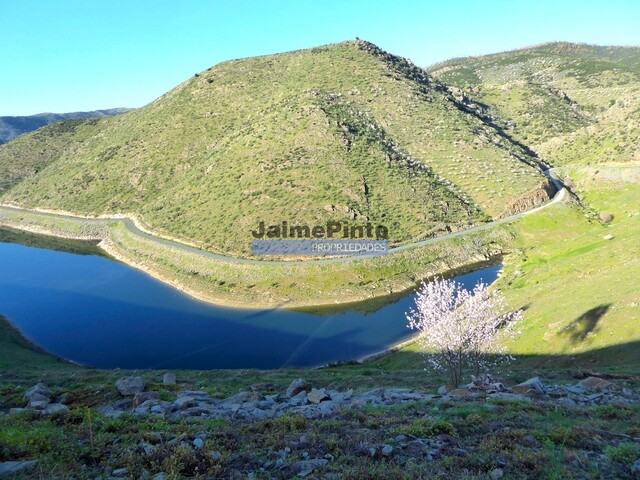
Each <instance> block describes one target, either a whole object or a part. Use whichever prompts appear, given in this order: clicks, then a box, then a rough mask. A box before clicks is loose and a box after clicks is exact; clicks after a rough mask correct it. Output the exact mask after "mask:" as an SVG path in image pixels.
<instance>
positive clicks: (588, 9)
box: [0, 0, 640, 116]
mask: <svg viewBox="0 0 640 480" xmlns="http://www.w3.org/2000/svg"><path fill="white" fill-rule="evenodd" d="M356 36H358V37H360V38H363V39H365V40H369V41H371V42H374V43H376V44H377V45H379V46H380V47H382V48H383V49H385V50H388V51H390V52H392V53H395V54H398V55H402V56H404V57H408V58H411V59H412V60H413V61H414V62H415V63H416V64H418V65H421V66H428V65H430V64H432V63H435V62H438V61H442V60H446V59H448V58H452V57H459V56H467V55H479V54H485V53H493V52H498V51H503V50H509V49H513V48H518V47H524V46H529V45H534V44H538V43H542V42H547V41H555V40H565V41H573V42H587V43H597V44H607V45H640V2H639V1H637V0H618V1H616V0H608V1H599V0H596V1H589V0H582V1H574V0H569V1H561V0H554V1H548V0H530V1H526V2H524V1H518V0H511V1H493V2H491V1H482V0H475V1H452V0H449V1H447V0H438V1H435V2H431V1H426V0H423V1H419V0H415V1H405V0H387V1H382V0H342V1H339V0H338V1H334V0H315V1H302V0H273V1H267V0H264V1H249V0H226V1H222V0H210V1H208V0H0V61H1V63H0V116H1V115H30V114H34V113H41V112H71V111H80V110H95V109H101V108H113V107H139V106H142V105H144V104H146V103H148V102H150V101H151V100H153V99H154V98H156V97H158V96H159V95H161V94H162V93H164V92H166V91H167V90H169V89H171V88H172V87H174V86H175V85H177V84H178V83H180V82H182V81H184V80H185V79H186V78H188V77H190V76H191V75H193V74H194V73H195V72H198V71H201V70H204V69H205V68H207V67H210V66H211V65H214V64H216V63H218V62H221V61H223V60H228V59H232V58H239V57H247V56H253V55H262V54H268V53H276V52H283V51H287V50H295V49H299V48H307V47H313V46H316V45H322V44H326V43H333V42H338V41H342V40H349V39H354V38H355V37H356Z"/></svg>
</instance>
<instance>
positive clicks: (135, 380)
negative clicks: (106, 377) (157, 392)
mask: <svg viewBox="0 0 640 480" xmlns="http://www.w3.org/2000/svg"><path fill="white" fill-rule="evenodd" d="M116 389H117V390H118V392H120V395H122V396H123V397H129V396H133V395H135V394H136V393H140V392H142V391H143V390H144V380H143V379H142V378H141V377H123V378H120V379H119V380H118V381H117V382H116Z"/></svg>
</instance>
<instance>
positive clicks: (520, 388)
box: [511, 377, 545, 395]
mask: <svg viewBox="0 0 640 480" xmlns="http://www.w3.org/2000/svg"><path fill="white" fill-rule="evenodd" d="M530 390H533V391H537V392H540V393H545V390H544V385H543V384H542V382H541V381H540V378H539V377H533V378H530V379H529V380H527V381H525V382H522V383H520V384H518V385H516V386H515V387H512V388H511V391H512V392H513V393H520V394H523V395H524V394H526V393H529V391H530Z"/></svg>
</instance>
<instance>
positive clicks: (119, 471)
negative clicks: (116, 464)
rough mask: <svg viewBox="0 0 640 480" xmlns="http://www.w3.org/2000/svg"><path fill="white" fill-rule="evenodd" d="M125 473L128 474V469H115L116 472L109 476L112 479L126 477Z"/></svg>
mask: <svg viewBox="0 0 640 480" xmlns="http://www.w3.org/2000/svg"><path fill="white" fill-rule="evenodd" d="M127 473H129V470H128V469H126V468H117V469H116V470H114V471H113V472H111V475H112V476H114V477H126V475H127Z"/></svg>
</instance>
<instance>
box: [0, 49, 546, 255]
mask: <svg viewBox="0 0 640 480" xmlns="http://www.w3.org/2000/svg"><path fill="white" fill-rule="evenodd" d="M63 125H64V124H63ZM74 129H75V131H74V132H65V133H64V134H63V135H62V137H61V136H59V135H57V134H56V132H55V127H45V128H43V129H41V130H39V131H38V132H35V133H33V134H27V135H24V136H22V137H20V138H18V139H16V140H14V141H13V142H10V143H9V144H7V145H4V146H2V147H0V172H6V171H7V170H9V171H11V169H12V168H13V169H15V167H12V166H11V165H20V166H24V165H25V164H28V165H30V167H29V168H28V169H24V168H23V169H22V170H21V173H20V174H18V175H14V176H13V180H12V181H11V183H8V184H5V186H4V188H3V190H0V195H2V198H1V200H2V201H5V202H7V201H10V202H15V203H18V204H20V205H23V206H26V207H46V208H56V209H63V210H68V211H73V212H77V213H85V214H87V213H116V212H121V213H131V214H138V215H140V216H142V218H143V219H144V221H145V223H147V224H148V225H149V226H150V227H151V228H153V229H155V230H157V231H160V232H164V233H168V234H170V235H172V236H175V237H178V238H183V239H187V240H190V241H192V242H195V243H198V244H199V245H200V246H202V247H203V248H207V249H211V250H215V251H222V252H228V253H232V254H246V253H247V252H248V250H249V249H250V245H251V239H252V237H251V234H250V231H251V230H252V229H254V228H256V226H257V224H258V222H259V221H264V222H265V223H266V224H267V225H269V224H273V223H278V222H281V221H283V220H287V221H288V222H289V223H290V224H307V225H315V224H323V223H326V222H327V221H328V220H337V221H350V222H354V223H364V222H366V221H371V222H372V223H374V224H383V225H386V226H387V227H388V228H389V232H390V233H389V235H390V240H391V241H392V243H402V242H407V241H410V240H415V239H420V238H424V237H426V236H429V235H433V234H437V233H439V232H444V231H447V230H451V229H458V228H464V227H465V226H467V225H470V224H473V223H478V222H481V221H484V220H486V219H487V218H488V217H499V216H503V215H506V214H508V213H511V212H513V211H517V210H521V209H525V208H529V207H531V206H532V205H534V204H537V203H540V202H541V201H544V200H545V199H547V198H548V192H549V190H550V189H549V184H548V181H547V179H546V178H545V177H544V176H543V175H542V173H541V171H540V168H539V166H538V164H537V159H536V158H535V157H533V156H531V155H530V153H529V152H528V151H527V150H526V149H524V148H522V147H521V146H519V145H517V144H516V143H514V142H512V141H511V139H510V138H509V137H508V136H506V135H504V134H502V133H501V132H500V131H499V130H497V129H495V128H494V127H492V126H491V125H489V124H487V122H486V121H485V119H483V118H482V117H481V116H479V115H476V114H475V113H474V112H473V111H470V110H469V109H468V108H467V107H466V106H465V105H463V104H462V103H460V102H458V101H457V100H456V99H455V98H454V97H453V96H452V95H451V94H450V93H449V92H448V90H447V89H446V88H445V87H444V86H443V85H441V84H440V83H438V82H436V81H434V80H433V79H431V78H430V77H429V76H427V75H426V74H425V72H424V71H422V70H421V69H419V68H417V67H415V66H413V65H412V64H410V63H409V62H408V61H406V60H404V59H401V58H399V57H395V56H392V55H389V54H387V53H385V52H383V51H381V50H380V49H378V48H377V47H375V46H374V45H372V44H370V43H367V42H362V41H356V42H344V43H340V44H335V45H329V46H325V47H319V48H314V49H310V50H302V51H296V52H290V53H286V54H280V55H271V56H264V57H257V58H249V59H243V60H234V61H229V62H224V63H221V64H219V65H217V66H215V67H212V68H210V69H207V70H206V71H204V72H201V73H200V74H197V75H196V76H194V77H192V78H191V79H189V80H187V81H186V82H184V83H183V84H181V85H179V86H178V87H176V88H175V89H173V90H172V91H170V92H168V93H167V94H165V95H163V96H162V97H160V98H158V99H157V100H155V101H154V102H152V103H150V104H149V105H147V106H145V107H143V108H141V109H138V110H136V111H133V112H130V113H128V114H126V115H123V116H118V117H110V118H101V119H98V120H96V121H92V122H91V123H81V124H79V125H77V126H76V127H74ZM47 136H49V137H52V139H51V141H49V140H46V137H47ZM51 146H53V149H52V150H54V151H53V152H51V151H50V150H49V148H50V147H51ZM58 147H59V148H58ZM38 150H44V151H46V152H47V153H46V154H43V155H41V156H40V157H38V158H34V152H36V151H38ZM0 188H1V187H0Z"/></svg>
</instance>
